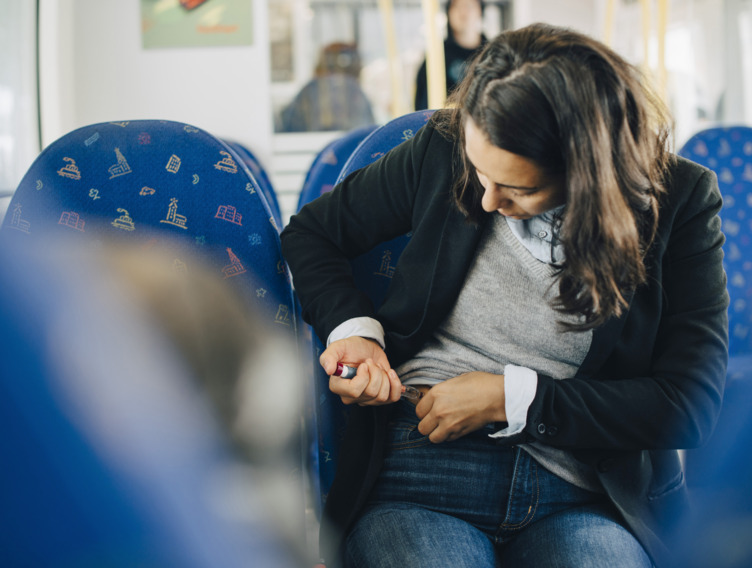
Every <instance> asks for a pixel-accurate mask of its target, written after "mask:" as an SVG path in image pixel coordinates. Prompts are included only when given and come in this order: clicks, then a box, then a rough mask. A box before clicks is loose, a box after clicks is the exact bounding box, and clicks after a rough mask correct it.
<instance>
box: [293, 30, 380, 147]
mask: <svg viewBox="0 0 752 568" xmlns="http://www.w3.org/2000/svg"><path fill="white" fill-rule="evenodd" d="M360 70H361V62H360V55H359V54H358V49H357V47H356V46H355V45H354V44H350V43H331V44H329V45H327V46H325V47H324V48H323V49H322V50H321V55H320V56H319V62H318V64H317V65H316V70H315V74H314V77H313V79H311V80H310V81H309V82H308V83H307V84H306V85H305V86H304V87H303V88H302V89H301V91H300V92H299V93H298V94H297V95H296V97H295V98H294V99H293V100H292V102H291V103H290V104H289V105H288V106H287V107H286V108H285V109H283V111H282V116H281V122H282V132H309V131H322V130H323V131H326V130H352V129H353V128H358V127H360V126H366V125H368V124H373V123H374V118H373V112H372V110H371V103H370V102H369V100H368V97H366V95H365V93H364V92H363V90H362V89H361V88H360V83H359V77H360Z"/></svg>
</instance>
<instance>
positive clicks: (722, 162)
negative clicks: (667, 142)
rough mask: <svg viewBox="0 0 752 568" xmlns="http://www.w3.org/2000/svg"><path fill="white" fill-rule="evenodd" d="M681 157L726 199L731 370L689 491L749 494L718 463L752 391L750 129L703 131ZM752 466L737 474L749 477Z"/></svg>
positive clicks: (691, 463)
mask: <svg viewBox="0 0 752 568" xmlns="http://www.w3.org/2000/svg"><path fill="white" fill-rule="evenodd" d="M679 154H681V155H682V156H684V157H685V158H688V159H690V160H692V161H694V162H697V163H699V164H701V165H703V166H706V167H707V168H710V169H711V170H713V171H714V172H715V173H716V175H717V176H718V185H719V187H720V190H721V194H722V196H723V209H722V210H721V212H720V216H721V222H722V230H723V233H724V235H725V236H726V242H725V244H724V245H723V250H724V259H723V266H724V269H725V270H726V275H727V277H728V292H729V296H730V305H729V367H728V373H727V379H726V392H725V395H724V402H723V409H722V411H721V416H720V418H719V421H718V424H717V426H716V430H715V432H714V433H713V436H712V437H711V439H710V440H709V442H708V443H707V444H706V445H705V447H703V448H700V449H698V450H692V451H689V452H688V453H687V481H688V483H689V484H690V486H694V487H700V488H702V487H704V488H708V487H710V488H714V490H717V489H718V487H719V484H721V485H723V487H725V488H727V489H731V488H732V487H737V489H739V490H741V491H746V492H748V491H749V488H748V482H749V479H748V478H747V477H745V478H744V479H743V480H742V479H740V478H739V476H738V474H736V475H735V476H729V475H728V472H729V471H731V470H730V469H729V470H728V471H727V472H726V473H725V474H724V476H723V478H722V479H719V476H718V471H719V469H718V467H719V465H718V464H719V459H720V460H721V461H723V460H725V459H726V458H724V457H723V456H725V455H729V456H731V455H732V452H733V447H734V446H736V445H737V444H738V440H737V438H736V433H737V431H738V430H739V428H740V424H741V421H742V420H744V419H745V417H747V416H749V400H750V399H749V393H750V392H752V387H751V386H750V385H752V128H749V127H745V126H736V127H728V128H711V129H708V130H703V131H702V132H699V133H698V134H696V135H695V136H693V137H692V138H690V140H689V141H687V143H686V144H685V145H684V147H683V148H682V149H681V150H680V151H679ZM748 471H749V467H746V468H743V469H739V470H738V472H744V475H745V476H746V475H748Z"/></svg>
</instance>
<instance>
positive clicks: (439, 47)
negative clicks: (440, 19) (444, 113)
mask: <svg viewBox="0 0 752 568" xmlns="http://www.w3.org/2000/svg"><path fill="white" fill-rule="evenodd" d="M421 3H422V5H423V22H424V23H425V25H426V80H427V82H428V108H441V107H443V106H444V102H445V101H446V70H445V65H446V63H445V61H444V42H443V40H442V38H441V36H440V35H439V30H438V29H436V16H437V14H438V13H439V2H438V0H421Z"/></svg>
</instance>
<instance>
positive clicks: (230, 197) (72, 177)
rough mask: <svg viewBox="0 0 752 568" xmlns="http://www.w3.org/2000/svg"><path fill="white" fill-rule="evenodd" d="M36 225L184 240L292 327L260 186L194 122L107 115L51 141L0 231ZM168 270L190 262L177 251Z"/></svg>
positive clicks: (21, 234) (275, 320) (45, 229)
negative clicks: (114, 118) (106, 120)
mask: <svg viewBox="0 0 752 568" xmlns="http://www.w3.org/2000/svg"><path fill="white" fill-rule="evenodd" d="M41 233H44V235H45V237H44V238H48V239H55V238H56V235H60V236H65V237H67V238H69V239H76V238H77V239H80V240H81V242H88V243H92V242H93V241H96V239H98V238H106V237H108V236H117V237H119V238H121V239H126V240H127V239H140V240H144V239H151V242H154V243H157V244H162V243H161V241H162V239H163V238H165V239H167V240H168V242H170V241H172V240H173V239H177V240H178V242H181V243H188V244H189V245H190V246H192V247H195V248H196V249H197V251H198V252H199V253H201V256H203V257H206V258H208V259H209V260H213V261H214V262H215V264H216V267H217V270H218V271H220V272H221V274H222V276H223V277H224V278H232V279H233V280H234V282H235V283H236V284H238V285H239V287H240V288H241V290H242V291H243V292H244V293H245V294H246V295H247V296H248V297H251V298H254V301H255V304H256V306H258V309H259V311H260V312H261V313H263V314H264V315H265V316H266V317H268V318H269V319H270V322H271V323H270V325H273V326H283V327H286V328H290V329H291V330H294V329H295V327H296V317H295V316H296V312H295V303H294V300H293V293H292V285H291V280H290V277H289V272H288V270H287V266H286V264H285V262H284V260H283V259H282V254H281V248H280V242H279V232H278V230H277V227H276V221H275V220H274V218H273V215H272V213H271V211H270V209H269V207H268V206H267V203H266V201H265V199H264V198H263V197H262V195H261V189H260V187H259V185H258V183H257V181H256V179H255V178H254V176H253V175H252V174H251V173H250V171H249V170H248V168H247V167H246V166H245V164H244V163H242V162H239V161H238V159H237V154H235V153H234V152H233V151H232V150H231V149H230V148H229V147H228V146H227V145H226V144H225V143H224V142H222V141H221V140H219V139H218V138H216V137H214V136H212V135H211V134H209V133H207V132H205V131H203V130H201V129H199V128H196V127H193V126H190V125H187V124H182V123H177V122H171V121H159V120H137V121H129V122H109V123H100V124H94V125H91V126H85V127H83V128H79V129H78V130H75V131H73V132H71V133H69V134H66V135H64V136H63V137H62V138H60V139H58V140H57V141H55V142H53V143H52V144H50V145H49V146H48V147H47V148H46V149H45V150H44V151H43V152H42V153H41V154H40V155H39V156H38V157H37V159H36V160H35V161H34V163H33V164H32V165H31V167H30V168H29V170H28V172H27V173H26V175H25V176H24V178H23V179H22V180H21V183H20V185H19V187H18V189H17V190H16V192H15V195H14V196H13V199H12V200H11V203H10V205H9V210H8V214H7V215H6V217H5V219H4V222H3V226H2V228H1V230H0V238H2V239H3V240H8V239H16V240H19V239H20V240H22V241H23V240H25V239H27V238H31V237H33V236H34V235H35V234H41ZM166 246H169V244H168V245H166ZM175 269H176V270H190V266H185V264H184V263H183V261H182V260H181V258H180V256H179V255H176V258H175Z"/></svg>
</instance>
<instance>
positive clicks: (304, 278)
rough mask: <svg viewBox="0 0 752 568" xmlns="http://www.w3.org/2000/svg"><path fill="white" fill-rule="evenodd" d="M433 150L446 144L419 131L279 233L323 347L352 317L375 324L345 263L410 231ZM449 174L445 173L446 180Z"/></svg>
mask: <svg viewBox="0 0 752 568" xmlns="http://www.w3.org/2000/svg"><path fill="white" fill-rule="evenodd" d="M436 144H438V145H440V146H443V147H446V145H447V144H448V142H447V141H446V140H444V139H443V138H441V136H440V135H439V134H438V133H436V132H435V131H434V130H433V129H432V128H429V127H424V128H422V129H421V130H419V131H418V133H417V134H416V135H415V137H414V138H412V139H410V140H407V141H406V142H403V143H402V144H401V145H399V146H397V147H396V148H394V149H393V150H392V151H390V152H389V153H387V154H386V155H385V156H384V157H382V158H380V159H379V160H377V161H376V162H374V163H372V164H370V165H369V166H367V167H365V168H363V169H361V170H358V171H356V172H354V173H352V174H351V175H349V176H348V177H347V178H346V179H345V180H344V181H343V182H342V183H340V184H339V185H338V186H337V187H336V188H335V189H334V190H332V191H331V192H329V193H326V194H324V195H322V196H321V197H319V198H318V199H316V200H314V201H312V202H311V203H309V204H308V205H306V206H305V207H304V208H303V209H301V211H300V212H299V213H298V214H297V215H294V216H293V217H292V218H291V219H290V222H289V224H288V225H287V227H286V228H285V230H284V231H283V232H282V252H283V255H284V257H285V259H286V260H287V262H288V264H289V266H290V270H291V272H292V275H293V281H294V284H295V288H296V292H297V293H298V296H299V298H300V302H301V306H302V308H303V319H304V320H305V321H307V322H308V323H310V324H311V325H313V327H314V330H315V331H316V334H317V335H318V336H319V338H320V339H321V340H322V341H326V338H327V337H328V336H329V334H330V333H331V331H332V330H333V329H334V328H335V327H336V326H337V325H339V324H340V323H342V322H343V321H346V320H348V319H350V318H353V317H361V316H368V317H373V318H376V312H375V310H374V307H373V305H372V304H371V301H370V300H369V299H368V298H367V296H366V295H365V294H364V293H363V292H361V291H360V290H358V289H357V288H356V287H355V284H354V281H353V278H352V271H351V269H350V264H349V259H351V258H354V257H356V256H358V255H360V254H362V253H364V252H366V251H368V250H370V249H371V248H373V247H374V246H375V245H376V244H378V243H380V242H383V241H386V240H389V239H392V238H394V237H397V236H400V235H404V234H406V233H408V232H410V230H411V229H412V226H413V211H414V210H420V209H421V208H424V207H425V205H424V204H421V200H422V199H423V198H422V197H421V185H420V179H421V170H422V168H424V167H428V166H426V165H425V164H424V159H425V157H426V155H427V154H428V155H431V153H432V151H431V147H432V146H435V145H436ZM442 154H446V151H444V152H442ZM441 167H444V168H447V167H449V168H450V166H448V165H447V164H442V165H441ZM450 173H451V168H450V169H449V171H448V172H447V174H446V175H447V179H450V177H449V174H450ZM423 193H425V191H424V192H423ZM426 197H429V198H430V196H426Z"/></svg>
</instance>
